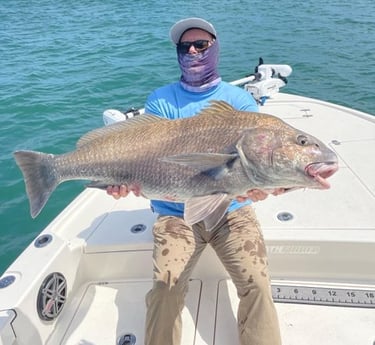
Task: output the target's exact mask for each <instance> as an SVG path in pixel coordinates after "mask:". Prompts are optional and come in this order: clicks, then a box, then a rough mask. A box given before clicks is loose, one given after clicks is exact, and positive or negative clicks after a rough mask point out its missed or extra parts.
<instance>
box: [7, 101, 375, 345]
mask: <svg viewBox="0 0 375 345" xmlns="http://www.w3.org/2000/svg"><path fill="white" fill-rule="evenodd" d="M261 111H262V112H265V113H271V114H275V115H277V116H280V117H281V118H283V119H284V120H285V121H287V122H288V123H290V124H291V125H293V126H295V127H297V128H299V129H302V130H305V131H306V132H308V133H311V134H313V135H315V136H317V137H318V138H319V139H321V140H322V141H323V142H324V143H326V144H327V145H329V146H330V147H331V148H332V149H333V150H334V151H335V152H336V153H337V155H338V157H339V171H338V172H337V173H336V174H335V175H334V176H332V177H331V178H330V179H329V181H330V183H331V185H332V188H331V189H329V190H326V191H317V190H300V191H294V192H291V193H286V194H284V195H280V196H278V197H273V196H270V197H269V198H267V200H265V201H263V202H259V203H256V204H255V205H254V207H255V209H256V213H257V216H258V219H259V221H260V223H261V225H262V230H263V233H264V237H265V241H266V246H267V250H268V256H269V261H270V273H271V278H272V284H273V292H274V296H275V298H276V300H277V301H283V302H292V303H281V302H277V303H276V307H277V311H278V315H279V319H280V325H281V332H282V338H283V343H284V344H285V345H297V344H298V345H301V344H304V345H316V344H319V345H328V344H329V345H357V344H361V345H362V344H363V345H374V344H375V332H374V330H375V269H374V267H375V255H374V253H375V217H374V214H375V164H373V159H374V157H375V117H372V116H369V115H366V114H363V113H360V112H356V111H355V110H351V109H348V108H343V107H340V106H336V105H332V104H328V103H324V102H321V101H317V100H312V99H308V98H304V97H298V96H293V95H286V94H277V95H275V97H274V99H273V100H271V101H269V102H267V103H266V106H264V107H263V108H262V109H261ZM56 193H58V191H57V192H56ZM154 220H155V215H154V214H152V213H151V212H150V210H149V207H148V202H147V201H146V200H144V199H142V198H136V197H134V196H129V197H128V198H125V199H121V200H118V201H116V200H114V199H113V198H110V197H108V196H107V195H106V194H105V193H104V192H102V191H99V190H89V189H88V190H85V191H84V192H83V193H81V194H80V195H79V196H78V197H77V198H76V199H75V200H74V201H73V202H72V203H71V204H70V205H68V207H67V208H66V209H65V210H64V211H63V212H62V213H61V214H60V215H59V216H58V217H57V218H56V219H55V220H54V221H53V222H52V223H51V224H50V225H49V226H48V227H47V228H46V229H45V230H44V231H43V232H42V233H41V236H42V237H41V238H42V239H43V241H41V242H42V243H43V244H44V245H43V246H42V247H36V246H35V245H34V243H32V244H30V246H29V247H28V248H27V249H26V250H25V252H24V253H23V255H21V256H20V257H19V258H18V259H17V260H16V261H15V262H14V263H13V264H12V265H11V267H9V269H8V270H7V271H6V272H5V273H4V276H5V277H13V278H14V279H15V282H14V283H13V284H12V285H10V287H7V288H3V289H2V291H1V293H0V344H1V345H3V344H4V345H5V344H6V345H9V344H10V345H26V344H33V345H39V344H40V345H42V344H43V345H55V344H61V345H63V344H64V345H73V344H74V345H76V344H85V345H94V344H95V345H103V344H116V341H117V340H118V339H119V338H120V337H121V336H123V335H125V334H130V333H131V334H134V335H135V336H136V338H137V342H136V344H142V343H143V333H144V332H143V329H144V328H143V327H144V318H145V303H144V297H145V294H146V292H147V291H148V290H149V289H150V287H151V284H152V281H151V278H152V233H151V229H152V224H153V222H154ZM43 236H50V239H51V241H44V239H46V237H43ZM25 268H26V269H25ZM52 272H59V273H61V274H62V275H63V276H64V277H65V278H66V291H67V296H66V303H65V305H64V307H63V309H62V311H61V313H60V314H59V315H58V316H57V318H56V319H55V320H51V321H43V320H41V319H40V318H39V316H38V313H37V308H36V301H37V295H38V292H40V289H41V288H40V287H41V285H42V284H43V281H44V280H45V278H46V277H47V276H48V275H49V274H50V273H52ZM228 278H229V277H228V274H227V273H226V272H225V270H224V268H223V267H222V265H221V263H220V262H219V260H218V259H217V258H216V256H215V253H214V252H213V250H212V249H211V248H210V247H209V246H208V247H207V249H206V250H205V251H204V253H203V255H202V257H201V258H200V260H199V262H198V264H197V267H196V268H195V270H194V272H193V275H192V280H191V282H190V290H189V293H188V296H187V301H186V307H185V309H184V311H183V320H184V328H183V342H182V344H183V345H187V344H194V345H203V344H204V345H208V344H209V345H228V344H232V345H236V344H238V341H237V331H236V309H237V303H238V299H237V296H236V291H235V289H234V287H233V285H232V283H231V282H230V280H228ZM284 287H285V289H284ZM278 288H280V291H278V290H277V289H278ZM319 299H321V300H322V301H321V302H319V303H320V304H319V305H318V304H316V300H319ZM50 302H51V301H50ZM321 304H325V305H321ZM331 304H334V305H331ZM338 305H340V306H338ZM47 307H48V305H47Z"/></svg>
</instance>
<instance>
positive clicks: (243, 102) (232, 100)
mask: <svg viewBox="0 0 375 345" xmlns="http://www.w3.org/2000/svg"><path fill="white" fill-rule="evenodd" d="M211 100H220V101H225V102H227V103H229V104H230V105H232V106H233V107H234V108H235V109H238V110H245V111H256V112H257V111H258V105H257V103H256V102H255V100H254V98H253V97H252V95H251V94H250V93H248V92H246V91H245V90H243V89H241V88H239V87H237V86H233V85H231V84H229V83H227V82H224V81H221V82H220V83H219V84H218V85H216V86H214V87H212V88H210V89H208V90H207V91H203V92H191V91H187V90H185V89H184V88H183V87H182V86H181V84H180V82H176V83H172V84H168V85H166V86H163V87H161V88H158V89H156V90H155V91H153V92H152V93H151V94H150V96H149V97H148V98H147V101H146V104H145V112H146V113H148V114H154V115H157V116H160V117H164V118H168V119H172V120H173V119H181V118H188V117H191V116H194V115H196V114H198V113H199V112H200V111H201V110H202V109H203V108H205V107H207V106H208V105H209V101H211ZM250 203H251V201H250V200H248V201H245V202H242V203H240V202H238V201H236V200H233V201H232V203H231V204H230V206H229V208H228V212H231V211H234V210H236V209H238V208H240V207H242V206H244V205H249V204H250ZM151 207H152V209H153V211H154V212H156V213H158V214H159V215H161V216H177V217H183V214H184V204H183V203H176V202H169V201H168V202H167V201H160V200H151Z"/></svg>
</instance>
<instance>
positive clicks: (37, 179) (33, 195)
mask: <svg viewBox="0 0 375 345" xmlns="http://www.w3.org/2000/svg"><path fill="white" fill-rule="evenodd" d="M13 154H14V158H15V160H16V163H17V165H18V166H19V168H20V169H21V171H22V174H23V177H24V180H25V185H26V193H27V196H28V198H29V203H30V214H31V217H32V218H35V217H36V216H37V215H38V214H39V213H40V211H41V210H42V209H43V207H44V205H45V204H46V203H47V201H48V199H49V197H50V195H51V194H52V192H53V191H54V190H55V188H56V187H57V185H58V184H59V183H60V181H59V178H58V177H57V176H56V172H55V169H54V165H53V162H54V156H53V155H52V154H46V153H42V152H35V151H16V152H14V153H13Z"/></svg>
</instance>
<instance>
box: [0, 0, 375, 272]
mask: <svg viewBox="0 0 375 345" xmlns="http://www.w3.org/2000/svg"><path fill="white" fill-rule="evenodd" d="M188 16H200V17H204V18H206V19H208V20H210V21H211V22H212V23H213V24H214V25H215V27H216V29H217V31H218V33H219V38H220V44H221V60H220V71H221V75H222V77H223V79H225V80H228V81H230V80H234V79H238V78H241V77H243V76H245V75H246V74H250V73H252V72H253V69H254V66H255V65H256V64H257V62H258V58H259V57H263V58H264V60H265V63H286V64H289V65H291V66H292V67H293V74H292V75H291V76H290V78H289V83H288V85H287V87H285V88H284V89H283V91H284V92H289V93H294V94H300V95H304V96H310V97H313V98H319V99H323V100H327V101H331V102H334V103H338V104H341V105H345V106H348V107H352V108H355V109H359V110H362V111H365V112H368V113H371V114H375V91H374V84H375V3H374V1H373V0H357V1H355V2H354V1H349V0H332V1H323V0H314V1H306V0H295V1H290V0H289V1H287V0H278V1H274V0H254V1H249V0H247V1H245V0H242V1H241V0H234V1H229V2H226V3H223V2H222V1H221V0H220V1H219V0H211V1H209V2H207V3H206V4H204V3H202V2H201V1H196V0H191V1H189V2H187V1H181V0H174V1H166V0H159V1H152V0H145V1H130V2H128V1H120V0H109V1H105V2H104V1H98V0H90V1H89V0H82V1H70V0H56V1H53V2H51V1H47V0H12V1H1V2H0V52H1V55H0V57H1V60H0V66H1V68H0V113H1V118H0V121H1V126H0V274H1V273H2V272H3V271H4V270H5V269H6V268H7V267H8V266H9V265H10V263H11V262H12V261H13V260H14V259H15V258H16V257H17V256H18V255H19V254H20V253H21V252H22V250H23V249H24V248H25V247H26V246H27V245H28V243H29V242H30V241H31V240H32V239H33V238H34V237H35V236H36V235H37V234H38V233H39V232H40V231H41V230H43V228H44V227H45V226H46V225H47V224H48V223H49V222H50V221H51V220H52V219H53V218H54V217H55V216H56V215H57V214H58V213H59V212H60V211H61V210H62V209H63V208H64V207H65V206H66V205H67V204H68V203H69V202H70V201H71V200H72V199H73V198H74V197H75V196H77V195H78V193H80V192H81V191H82V189H83V188H84V187H83V186H84V184H83V183H81V182H70V183H66V184H62V185H61V186H59V188H58V190H57V191H56V192H55V193H54V194H53V196H52V197H51V199H50V201H49V202H48V204H47V206H46V207H45V209H44V210H43V212H42V213H41V214H40V215H39V216H38V217H37V218H36V219H35V220H32V219H31V217H30V215H29V206H28V201H27V198H26V194H25V189H24V183H23V179H22V176H21V173H20V171H19V170H18V168H17V166H16V164H15V162H14V160H13V157H12V152H13V151H14V150H17V149H33V150H40V151H45V152H52V153H62V152H65V151H68V150H72V149H73V148H74V146H75V142H76V141H77V139H78V138H79V137H80V136H81V135H82V134H84V133H85V132H87V131H88V130H91V129H94V128H97V127H100V126H102V125H103V123H102V112H103V110H105V109H107V108H118V109H128V108H130V107H133V106H135V107H142V106H143V102H144V100H145V98H146V97H147V95H148V94H149V93H150V92H151V91H152V90H153V89H154V88H156V87H158V86H161V85H163V84H165V83H169V82H172V81H175V80H176V79H177V78H178V77H179V69H178V66H177V63H176V58H175V50H174V47H173V46H172V44H171V42H170V41H169V40H168V31H169V28H170V26H171V25H172V24H173V23H174V22H175V21H176V20H179V19H181V18H184V17H188Z"/></svg>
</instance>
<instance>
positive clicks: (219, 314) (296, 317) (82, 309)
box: [49, 279, 375, 345]
mask: <svg viewBox="0 0 375 345" xmlns="http://www.w3.org/2000/svg"><path fill="white" fill-rule="evenodd" d="M151 284H152V282H151V281H150V280H148V281H147V280H146V281H136V280H134V281H130V280H129V281H113V282H106V283H90V284H88V285H87V286H86V287H85V289H84V293H83V296H82V298H81V300H80V303H79V304H78V309H77V310H76V311H75V313H73V314H72V315H74V316H73V318H72V319H71V320H70V323H69V324H68V326H67V328H66V329H63V328H60V331H63V332H61V333H63V334H60V332H58V333H56V334H55V337H54V338H52V339H51V341H50V342H49V343H50V344H64V345H77V344H115V343H116V341H117V340H118V339H119V338H120V337H121V336H124V335H126V334H133V335H135V336H136V339H137V344H143V334H144V320H145V304H144V296H145V294H146V293H147V291H148V290H149V288H150V287H151ZM237 304H238V299H237V296H236V292H235V288H234V286H233V285H232V283H231V281H230V280H225V279H224V280H221V281H210V282H202V281H201V280H199V279H192V280H191V282H190V287H189V293H188V296H187V299H186V307H185V308H184V310H183V324H184V328H183V330H184V331H183V340H182V344H183V345H187V344H191V345H206V344H215V345H228V344H233V345H236V344H239V342H238V341H237V328H236V309H237ZM276 308H277V312H278V315H279V320H280V325H281V332H282V338H283V343H284V344H287V345H300V344H320V345H332V344H369V345H372V344H373V343H374V341H375V334H374V329H375V318H374V309H370V308H350V307H332V306H331V307H329V306H317V305H301V304H290V303H288V304H287V303H277V304H276ZM307 330H308V331H307ZM57 338H59V339H61V341H59V340H57ZM55 339H56V340H57V341H56V340H55Z"/></svg>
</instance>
